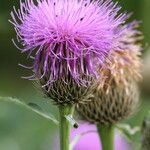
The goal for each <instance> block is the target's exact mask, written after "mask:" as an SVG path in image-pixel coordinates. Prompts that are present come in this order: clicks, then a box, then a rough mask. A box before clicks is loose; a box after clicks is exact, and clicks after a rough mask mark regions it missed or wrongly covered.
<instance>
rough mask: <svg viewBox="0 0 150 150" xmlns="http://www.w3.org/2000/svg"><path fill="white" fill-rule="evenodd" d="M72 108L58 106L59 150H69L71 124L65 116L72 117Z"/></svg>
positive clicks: (71, 106) (70, 106)
mask: <svg viewBox="0 0 150 150" xmlns="http://www.w3.org/2000/svg"><path fill="white" fill-rule="evenodd" d="M73 112H74V106H73V105H66V106H63V105H62V106H59V113H60V150H69V143H70V142H69V139H70V129H71V124H70V122H69V120H67V118H66V116H68V115H71V116H72V115H73Z"/></svg>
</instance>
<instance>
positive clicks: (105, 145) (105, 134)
mask: <svg viewBox="0 0 150 150" xmlns="http://www.w3.org/2000/svg"><path fill="white" fill-rule="evenodd" d="M97 130H98V133H99V136H100V139H101V144H102V150H114V127H113V125H109V126H106V125H105V126H104V125H103V126H102V125H97Z"/></svg>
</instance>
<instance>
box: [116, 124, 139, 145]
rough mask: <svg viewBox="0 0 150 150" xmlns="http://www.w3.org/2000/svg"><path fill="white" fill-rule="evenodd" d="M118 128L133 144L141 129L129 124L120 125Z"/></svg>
mask: <svg viewBox="0 0 150 150" xmlns="http://www.w3.org/2000/svg"><path fill="white" fill-rule="evenodd" d="M116 127H117V128H118V129H119V130H120V131H121V132H122V133H123V134H124V135H125V136H126V137H127V139H128V140H129V141H130V142H131V141H132V140H133V138H134V135H135V134H136V133H137V132H139V131H140V130H141V129H140V127H138V126H136V127H133V128H132V127H131V126H130V125H129V124H118V125H116Z"/></svg>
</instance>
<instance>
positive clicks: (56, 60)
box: [10, 0, 128, 87]
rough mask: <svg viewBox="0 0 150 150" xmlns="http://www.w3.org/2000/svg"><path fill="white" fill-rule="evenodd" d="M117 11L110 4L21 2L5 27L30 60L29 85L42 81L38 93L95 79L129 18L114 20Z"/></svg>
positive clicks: (75, 0)
mask: <svg viewBox="0 0 150 150" xmlns="http://www.w3.org/2000/svg"><path fill="white" fill-rule="evenodd" d="M120 9H121V7H119V6H117V4H116V3H113V2H112V0H105V1H103V0H99V1H96V2H90V0H79V1H78V0H37V1H36V3H34V2H33V0H25V2H20V9H18V10H16V9H15V8H14V10H13V12H11V17H12V20H11V21H10V22H11V23H12V24H13V25H14V28H15V31H16V33H17V40H18V42H19V43H20V44H21V45H22V48H19V49H20V50H21V52H23V53H24V52H27V53H28V55H29V56H31V57H33V58H34V60H33V66H32V67H31V69H32V70H33V76H31V77H29V79H36V80H42V79H44V82H41V84H43V87H50V86H53V84H54V83H55V82H56V81H58V80H59V81H64V83H67V81H68V80H69V81H70V80H71V82H74V83H75V84H77V85H78V86H79V87H80V86H86V85H87V84H88V83H89V82H88V81H89V78H94V79H95V78H97V77H99V74H98V72H97V71H98V70H99V69H100V68H101V67H103V62H104V60H105V59H106V57H107V56H108V55H109V54H110V52H111V51H112V50H120V46H119V38H120V36H121V35H122V33H123V31H124V30H125V28H124V27H123V26H124V25H123V24H124V23H125V21H126V19H127V18H128V15H126V14H119V11H120ZM14 43H15V42H14ZM15 45H16V44H15ZM16 46H17V45H16ZM17 47H18V46H17Z"/></svg>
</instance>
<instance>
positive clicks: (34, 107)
mask: <svg viewBox="0 0 150 150" xmlns="http://www.w3.org/2000/svg"><path fill="white" fill-rule="evenodd" d="M0 101H5V102H13V103H15V104H17V105H20V106H23V107H25V108H27V109H29V110H31V111H33V112H35V113H36V114H38V115H40V116H42V117H43V118H45V119H47V120H49V121H51V122H53V123H55V124H57V125H58V124H59V122H58V121H57V120H56V119H55V117H54V116H53V115H51V114H46V113H44V112H43V111H42V108H41V107H40V106H38V105H37V104H35V103H28V104H26V103H24V102H22V101H20V100H19V99H17V98H12V97H0Z"/></svg>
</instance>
